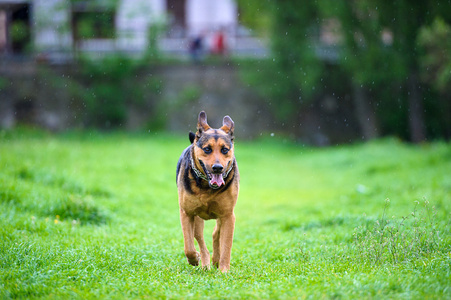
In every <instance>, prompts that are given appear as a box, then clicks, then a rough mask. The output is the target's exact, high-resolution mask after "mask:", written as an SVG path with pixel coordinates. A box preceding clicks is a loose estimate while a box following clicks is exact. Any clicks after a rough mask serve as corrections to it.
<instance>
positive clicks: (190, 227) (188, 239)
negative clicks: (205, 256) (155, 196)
mask: <svg viewBox="0 0 451 300" xmlns="http://www.w3.org/2000/svg"><path fill="white" fill-rule="evenodd" d="M180 222H181V224H182V231H183V241H184V242H185V256H186V258H187V259H188V262H189V263H190V264H191V265H193V266H197V265H199V259H200V255H199V252H197V251H196V248H195V247H194V217H191V216H188V215H187V214H186V213H185V211H184V210H183V209H180Z"/></svg>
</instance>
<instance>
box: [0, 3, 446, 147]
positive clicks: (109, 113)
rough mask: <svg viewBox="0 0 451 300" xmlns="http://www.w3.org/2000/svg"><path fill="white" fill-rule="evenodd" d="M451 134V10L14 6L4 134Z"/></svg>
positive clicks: (7, 34)
mask: <svg viewBox="0 0 451 300" xmlns="http://www.w3.org/2000/svg"><path fill="white" fill-rule="evenodd" d="M200 110H205V111H206V112H207V114H208V116H209V118H210V120H212V122H211V125H212V126H215V127H217V126H219V125H220V124H215V123H214V122H215V120H221V119H222V116H224V115H225V114H229V115H230V116H231V117H232V118H233V119H234V121H235V123H236V133H237V135H238V136H240V137H241V138H246V139H254V138H258V137H260V136H269V135H275V134H276V135H280V136H284V137H287V138H290V139H292V140H296V141H300V142H302V143H306V144H311V145H319V146H327V145H335V144H340V143H349V142H356V141H362V140H364V141H366V140H371V139H374V138H378V137H383V136H396V137H398V138H400V139H402V140H405V141H410V142H414V143H420V142H423V141H430V140H437V139H438V140H449V139H450V137H451V2H450V1H442V0H434V1H430V0H425V1H407V0H397V1H382V0H372V1H369V0H361V1H351V0H333V1H332V0H324V1H288V0H280V1H275V0H249V1H244V0H215V1H211V0H90V1H79V0H0V128H3V129H11V128H15V127H17V126H23V125H25V126H33V127H39V128H44V129H47V130H51V131H64V130H80V129H81V130H84V129H98V130H127V131H144V130H145V131H162V130H163V131H169V132H174V133H186V132H187V131H188V130H190V129H191V130H194V129H195V126H196V118H197V114H198V112H199V111H200Z"/></svg>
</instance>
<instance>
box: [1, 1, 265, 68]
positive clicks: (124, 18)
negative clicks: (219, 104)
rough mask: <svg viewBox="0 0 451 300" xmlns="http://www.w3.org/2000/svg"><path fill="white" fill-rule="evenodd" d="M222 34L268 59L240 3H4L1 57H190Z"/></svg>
mask: <svg viewBox="0 0 451 300" xmlns="http://www.w3.org/2000/svg"><path fill="white" fill-rule="evenodd" d="M219 31H221V32H222V34H224V36H225V41H226V45H227V47H228V50H229V51H230V53H232V54H236V55H240V54H243V55H251V56H256V55H258V56H262V55H265V54H266V48H265V46H264V44H263V43H262V42H261V41H260V40H259V39H258V38H256V37H253V36H252V35H251V34H249V31H248V30H246V29H245V28H244V27H242V26H240V24H239V20H238V8H237V4H236V1H235V0H215V1H210V0H118V1H109V0H95V1H92V0H91V1H82V0H80V1H70V0H0V53H1V54H6V55H11V54H14V55H15V57H17V56H20V55H23V54H30V53H33V54H36V55H38V57H39V58H42V59H50V60H53V61H64V60H66V59H70V58H71V57H72V55H73V54H74V53H78V52H85V53H91V54H93V55H104V54H106V53H110V52H124V53H127V54H130V55H142V54H144V53H145V52H146V51H149V48H151V47H154V48H157V50H159V51H162V52H164V53H167V54H172V55H179V56H180V55H182V56H183V55H186V54H187V50H188V48H189V43H190V41H191V40H192V39H193V38H195V37H199V36H202V38H203V39H204V45H205V46H207V47H209V46H210V45H211V43H212V40H213V38H214V35H215V34H216V33H217V32H219Z"/></svg>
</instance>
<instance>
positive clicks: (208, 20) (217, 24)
mask: <svg viewBox="0 0 451 300" xmlns="http://www.w3.org/2000/svg"><path fill="white" fill-rule="evenodd" d="M237 18H238V10H237V6H236V3H235V1H234V0H214V1H212V0H186V23H187V26H188V28H187V29H188V34H189V35H193V34H199V33H201V32H205V31H214V30H217V29H220V28H225V27H227V28H230V27H233V28H234V27H235V26H236V25H237Z"/></svg>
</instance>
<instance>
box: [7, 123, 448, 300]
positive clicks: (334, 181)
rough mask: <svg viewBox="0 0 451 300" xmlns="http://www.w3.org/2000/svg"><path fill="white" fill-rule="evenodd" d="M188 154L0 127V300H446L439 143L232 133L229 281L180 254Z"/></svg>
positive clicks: (444, 181)
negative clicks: (254, 137)
mask: <svg viewBox="0 0 451 300" xmlns="http://www.w3.org/2000/svg"><path fill="white" fill-rule="evenodd" d="M187 145H188V138H187V137H174V136H170V135H165V134H147V135H145V134H142V135H132V136H129V135H127V134H125V133H115V134H108V135H102V134H95V133H92V134H89V133H83V134H74V133H73V134H65V135H58V136H53V135H48V134H45V133H42V132H27V131H15V132H12V133H11V132H0V220H1V226H0V237H1V238H0V298H18V297H27V298H28V297H30V298H92V299H98V298H191V297H193V298H214V299H217V298H234V299H236V298H258V299H262V298H263V299H277V298H281V299H286V298H314V299H317V298H362V297H363V298H418V299H422V298H424V297H428V298H451V234H450V231H451V222H450V219H451V218H450V217H451V215H450V212H451V145H450V144H445V143H432V144H426V145H422V146H411V145H406V144H402V143H400V142H398V141H397V140H394V139H386V140H380V141H375V142H371V143H368V144H362V145H352V146H341V147H334V148H327V149H315V148H308V147H304V146H302V145H295V144H291V143H287V142H284V141H283V140H278V139H276V138H268V139H266V140H262V141H254V142H242V141H240V140H237V142H236V146H235V147H236V156H237V160H238V164H239V167H240V173H241V189H240V197H239V199H238V204H237V207H236V216H237V223H236V231H235V238H234V245H233V251H232V262H231V270H230V272H229V273H228V274H221V272H219V271H218V270H217V269H214V268H213V269H211V270H202V269H201V268H198V267H192V266H190V265H188V263H187V261H186V259H185V257H184V253H183V238H182V231H181V228H180V221H179V214H178V202H177V190H176V186H175V165H176V162H177V159H178V157H179V155H180V153H181V151H182V150H183V149H184V148H185V147H186V146H187ZM213 227H214V221H209V222H206V229H205V235H206V240H207V245H208V248H209V250H210V252H211V250H212V244H211V232H212V230H213Z"/></svg>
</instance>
